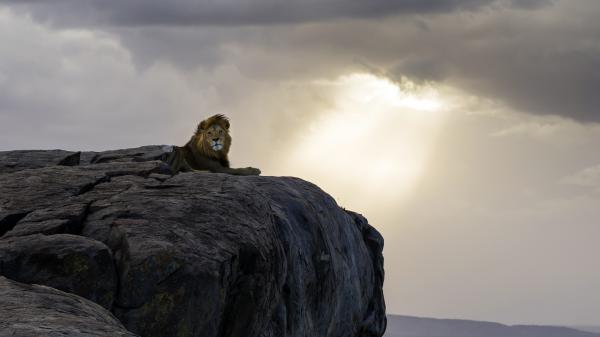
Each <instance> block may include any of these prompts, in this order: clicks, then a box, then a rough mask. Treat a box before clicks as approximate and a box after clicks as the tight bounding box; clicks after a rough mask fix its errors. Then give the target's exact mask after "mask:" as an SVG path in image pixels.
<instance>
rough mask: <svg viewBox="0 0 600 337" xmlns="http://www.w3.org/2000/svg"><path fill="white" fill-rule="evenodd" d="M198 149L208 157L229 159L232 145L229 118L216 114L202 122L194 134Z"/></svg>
mask: <svg viewBox="0 0 600 337" xmlns="http://www.w3.org/2000/svg"><path fill="white" fill-rule="evenodd" d="M194 138H195V139H194V141H195V144H196V148H197V149H198V151H199V152H200V153H201V154H203V155H206V156H208V157H212V158H217V159H227V154H228V153H229V148H230V147H231V135H230V134H229V119H228V118H227V117H225V116H223V115H214V116H212V117H209V118H207V119H205V120H203V121H202V122H200V124H198V129H197V130H196V134H195V135H194Z"/></svg>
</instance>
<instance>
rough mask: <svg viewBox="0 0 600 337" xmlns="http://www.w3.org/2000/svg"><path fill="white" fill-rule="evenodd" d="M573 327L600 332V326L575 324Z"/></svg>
mask: <svg viewBox="0 0 600 337" xmlns="http://www.w3.org/2000/svg"><path fill="white" fill-rule="evenodd" d="M572 328H573V329H577V330H582V331H589V332H595V333H600V326H573V327H572Z"/></svg>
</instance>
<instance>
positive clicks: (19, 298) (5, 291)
mask: <svg viewBox="0 0 600 337" xmlns="http://www.w3.org/2000/svg"><path fill="white" fill-rule="evenodd" d="M9 336H10V337H33V336H36V337H37V336H44V337H64V336H69V337H109V336H110V337H135V336H136V335H135V334H133V333H131V332H129V331H127V330H125V328H124V327H123V325H122V324H121V323H120V322H119V321H118V320H117V319H116V318H115V317H114V316H113V315H112V314H111V313H110V312H108V311H107V310H105V309H104V308H102V307H101V306H99V305H98V304H96V303H94V302H91V301H88V300H85V299H83V298H81V297H79V296H76V295H73V294H69V293H65V292H62V291H59V290H56V289H53V288H50V287H45V286H39V285H28V284H22V283H18V282H14V281H11V280H8V279H6V278H4V277H1V276H0V337H9Z"/></svg>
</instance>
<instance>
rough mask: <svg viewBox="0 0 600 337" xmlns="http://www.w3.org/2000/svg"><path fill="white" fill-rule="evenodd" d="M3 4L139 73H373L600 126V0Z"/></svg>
mask: <svg viewBox="0 0 600 337" xmlns="http://www.w3.org/2000/svg"><path fill="white" fill-rule="evenodd" d="M2 3H4V4H7V5H9V6H11V8H15V9H16V10H19V11H23V12H28V13H33V14H32V15H33V16H34V18H35V19H36V21H38V22H45V23H51V24H54V25H56V26H67V27H82V28H86V29H94V30H97V29H101V30H103V31H106V32H110V33H111V34H114V35H115V36H116V37H117V38H118V39H119V40H120V41H121V42H122V44H123V47H124V48H126V49H128V50H129V51H130V52H131V54H132V58H133V60H134V62H135V63H136V66H138V67H140V66H141V67H151V66H152V64H154V63H157V62H158V63H168V64H172V65H173V66H174V67H176V68H178V69H179V70H180V71H181V72H184V73H185V72H188V71H189V70H190V69H195V68H198V67H201V68H207V69H213V68H218V67H220V66H222V65H223V64H235V65H236V66H237V67H238V68H239V70H240V72H241V73H242V74H243V75H244V76H249V77H253V78H262V79H270V80H273V81H288V80H296V79H297V78H298V77H303V78H307V77H312V78H324V77H325V78H335V77H338V76H341V75H344V74H348V73H350V72H355V71H364V70H365V69H368V70H371V71H377V72H379V73H380V74H384V75H386V76H388V77H389V78H391V79H396V80H398V81H400V79H401V78H402V77H403V76H408V77H410V78H413V79H416V80H421V81H437V82H441V83H443V84H445V85H449V86H454V87H457V88H460V89H462V90H463V91H465V92H467V93H470V94H473V95H478V96H481V97H486V98H488V99H493V100H497V101H499V102H502V103H504V104H506V105H508V106H509V107H510V108H512V109H514V110H516V111H519V112H523V113H530V114H537V115H558V116H563V117H567V118H571V119H575V120H578V121H583V122H600V113H598V112H597V107H598V106H600V95H597V94H596V88H598V87H600V70H599V69H600V48H599V47H598V46H599V45H600V42H599V39H598V36H600V26H599V25H597V24H596V21H597V17H598V16H599V15H600V4H599V3H598V2H597V1H596V0H580V1H578V2H577V6H575V5H574V4H573V2H572V1H568V0H553V1H544V0H525V1H523V0H520V1H517V0H466V1H465V0H463V1H458V0H441V1H415V0H410V1H409V0H403V1H398V0H386V1H384V0H376V1H355V0H329V1H312V0H303V1H300V0H292V1H286V2H281V1H275V0H253V1H245V2H240V1H234V0H224V1H201V2H193V1H187V0H177V1H175V2H172V1H171V2H164V1H163V2H159V1H107V0H102V1H100V0H77V1H74V0H55V1H52V2H46V1H37V0H19V1H16V0H11V1H8V0H4V1H2V0H0V4H2ZM376 17H377V18H376ZM273 24H277V25H273ZM240 25H246V26H244V27H240ZM200 26H201V27H200Z"/></svg>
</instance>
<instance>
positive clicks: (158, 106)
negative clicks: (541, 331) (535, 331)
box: [0, 0, 600, 325]
mask: <svg viewBox="0 0 600 337" xmlns="http://www.w3.org/2000/svg"><path fill="white" fill-rule="evenodd" d="M599 16H600V2H598V1H597V0H437V1H417V0H371V1H358V0H319V1H317V0H289V1H285V2H283V1H276V0H245V1H241V0H220V1H208V0H201V1H192V0H172V1H168V2H166V1H158V0H143V1H142V0H128V1H123V0H118V1H117V0H52V1H40V0H0V150H14V149H54V148H62V149H68V150H82V149H83V150H105V149H115V148H125V147H135V146H141V145H147V144H179V145H183V144H185V142H187V140H188V139H189V137H190V136H191V134H192V132H193V131H194V129H195V126H196V124H197V123H198V122H199V121H200V120H201V119H203V118H205V117H207V116H210V115H212V114H215V113H224V114H226V115H228V116H229V117H230V118H231V120H232V134H233V139H234V141H233V147H232V152H231V159H232V164H233V165H234V166H255V167H259V168H261V170H262V171H263V174H264V175H274V176H290V175H291V176H298V177H301V178H304V179H306V180H309V181H312V182H314V183H316V184H318V185H319V186H320V187H322V188H323V189H324V190H325V191H327V192H328V193H330V194H331V195H332V196H333V197H334V198H335V199H336V200H337V202H338V203H339V204H340V205H341V206H343V207H346V208H349V209H352V210H355V211H358V212H361V213H362V214H364V215H365V216H366V217H367V218H368V219H369V221H370V223H371V224H372V225H373V226H375V227H376V228H377V229H378V230H379V231H380V232H381V233H382V234H383V236H384V238H385V240H386V248H385V251H384V256H385V269H386V281H385V296H386V302H387V308H388V313H395V314H408V315H417V316H428V317H443V318H466V319H476V320H490V321H499V322H503V323H533V324H557V325H600V315H598V313H600V292H599V291H598V285H600V270H599V269H598V262H597V261H598V260H597V257H598V256H599V255H600V225H598V220H597V219H600V207H598V206H597V205H598V204H599V202H600V151H598V148H599V146H600V124H598V123H599V122H600V111H599V110H598V109H599V106H600V95H599V94H598V88H600V23H599V22H600V21H598V19H597V18H598V17H599Z"/></svg>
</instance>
